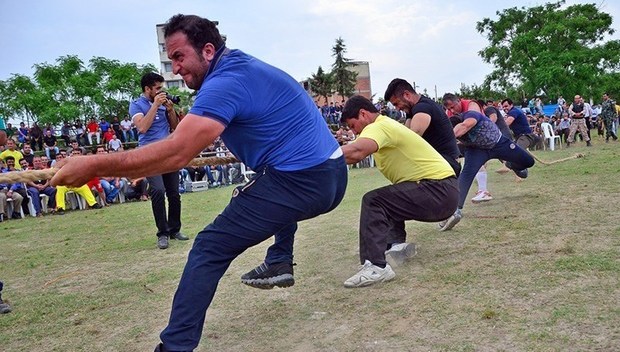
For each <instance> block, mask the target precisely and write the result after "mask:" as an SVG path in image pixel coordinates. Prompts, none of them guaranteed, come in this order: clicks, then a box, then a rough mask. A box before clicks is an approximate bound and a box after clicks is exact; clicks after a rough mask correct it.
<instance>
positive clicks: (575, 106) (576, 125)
mask: <svg viewBox="0 0 620 352" xmlns="http://www.w3.org/2000/svg"><path fill="white" fill-rule="evenodd" d="M568 112H569V114H570V116H571V121H570V131H569V134H568V138H567V139H566V146H567V147H570V145H571V143H573V142H574V141H575V133H576V132H577V131H578V130H579V133H581V138H583V140H584V141H586V145H587V146H588V147H591V146H592V143H590V136H589V133H590V131H588V127H587V125H586V122H585V116H586V107H585V105H584V103H583V100H582V99H581V96H579V95H575V99H574V100H573V103H572V104H571V105H570V107H569V108H568Z"/></svg>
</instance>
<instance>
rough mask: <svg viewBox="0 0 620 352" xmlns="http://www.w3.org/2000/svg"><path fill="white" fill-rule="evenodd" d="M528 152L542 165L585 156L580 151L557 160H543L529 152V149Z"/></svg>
mask: <svg viewBox="0 0 620 352" xmlns="http://www.w3.org/2000/svg"><path fill="white" fill-rule="evenodd" d="M528 153H530V155H531V156H532V157H533V158H534V159H536V161H538V162H539V163H541V164H543V165H553V164H557V163H561V162H564V161H568V160H573V159H579V158H583V157H584V156H585V155H583V154H581V153H577V154H575V155H573V156H569V157H566V158H562V159H558V160H553V161H544V160H541V159H539V158H538V157H537V156H536V155H534V153H532V152H530V151H529V150H528Z"/></svg>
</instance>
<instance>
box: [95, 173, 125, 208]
mask: <svg viewBox="0 0 620 352" xmlns="http://www.w3.org/2000/svg"><path fill="white" fill-rule="evenodd" d="M99 181H100V182H101V187H103V191H104V193H105V201H106V203H107V204H112V203H114V199H115V198H116V196H117V195H118V194H119V193H120V192H122V190H123V188H124V187H125V181H124V180H121V179H120V177H102V178H100V179H99Z"/></svg>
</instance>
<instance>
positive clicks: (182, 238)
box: [170, 232, 189, 241]
mask: <svg viewBox="0 0 620 352" xmlns="http://www.w3.org/2000/svg"><path fill="white" fill-rule="evenodd" d="M170 239H171V240H179V241H187V240H189V237H187V236H185V235H184V234H182V233H180V232H177V233H175V234H173V235H170Z"/></svg>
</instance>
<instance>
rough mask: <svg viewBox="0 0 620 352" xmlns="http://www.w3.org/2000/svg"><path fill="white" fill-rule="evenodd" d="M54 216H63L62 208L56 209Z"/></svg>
mask: <svg viewBox="0 0 620 352" xmlns="http://www.w3.org/2000/svg"><path fill="white" fill-rule="evenodd" d="M55 214H56V215H65V210H64V209H63V208H58V209H56V213H55Z"/></svg>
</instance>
